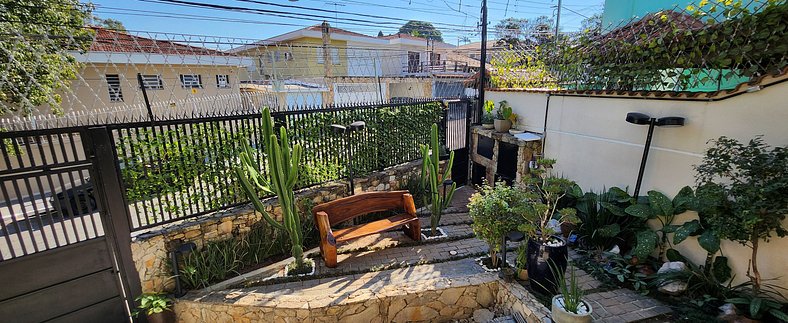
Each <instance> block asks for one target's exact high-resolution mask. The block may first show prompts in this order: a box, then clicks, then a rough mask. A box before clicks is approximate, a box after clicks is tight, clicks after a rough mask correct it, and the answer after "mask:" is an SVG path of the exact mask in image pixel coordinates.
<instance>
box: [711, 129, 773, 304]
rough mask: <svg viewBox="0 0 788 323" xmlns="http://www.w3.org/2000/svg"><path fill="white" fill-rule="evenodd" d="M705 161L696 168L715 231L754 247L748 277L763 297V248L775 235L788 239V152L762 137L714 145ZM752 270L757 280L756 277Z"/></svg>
mask: <svg viewBox="0 0 788 323" xmlns="http://www.w3.org/2000/svg"><path fill="white" fill-rule="evenodd" d="M711 143H712V144H713V146H712V147H711V148H709V149H708V150H706V153H705V156H704V158H703V162H702V163H701V164H700V165H696V166H695V170H696V171H697V175H696V179H697V182H698V184H699V186H700V187H699V189H698V190H700V191H702V192H704V196H705V197H706V198H707V203H708V204H710V206H707V208H708V209H711V210H713V212H709V214H708V215H707V217H706V218H707V219H708V220H707V221H708V223H709V225H710V227H711V228H712V229H713V230H714V232H716V233H717V234H719V236H720V237H721V238H724V239H729V240H732V241H736V242H739V243H741V244H743V245H748V244H749V247H750V248H752V256H751V259H750V266H749V269H748V272H747V276H748V277H749V278H750V281H751V283H752V294H753V295H756V296H757V295H759V293H760V288H761V282H762V278H761V274H760V272H759V270H758V246H759V242H760V241H761V240H765V241H767V242H768V241H769V238H771V236H772V234H773V233H774V234H776V235H777V236H778V237H784V236H786V235H788V230H786V228H785V227H783V224H782V223H783V221H784V220H785V216H786V213H788V172H786V169H788V147H773V148H772V147H770V146H768V145H767V144H766V143H764V141H763V138H762V137H760V136H758V137H756V138H754V139H752V140H750V141H749V142H748V143H747V144H742V143H740V142H739V141H737V140H735V139H731V138H727V137H720V138H719V139H716V140H712V141H711ZM750 269H751V270H752V275H750Z"/></svg>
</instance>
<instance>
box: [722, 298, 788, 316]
mask: <svg viewBox="0 0 788 323" xmlns="http://www.w3.org/2000/svg"><path fill="white" fill-rule="evenodd" d="M725 301H726V302H728V303H731V304H734V305H736V306H737V307H738V308H739V309H741V310H743V311H744V313H747V314H748V316H749V317H750V318H753V319H756V320H760V319H764V318H766V316H767V315H770V316H773V317H774V318H776V319H778V320H780V321H783V322H788V314H786V313H785V312H783V311H782V308H783V304H780V303H779V302H777V301H775V300H773V299H770V298H768V297H764V296H763V295H753V294H750V293H740V294H739V295H737V297H732V298H728V299H726V300H725Z"/></svg>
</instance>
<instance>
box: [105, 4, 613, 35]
mask: <svg viewBox="0 0 788 323" xmlns="http://www.w3.org/2000/svg"><path fill="white" fill-rule="evenodd" d="M158 1H160V0H92V2H93V3H94V4H95V5H96V7H97V9H96V11H95V14H96V16H99V17H101V18H112V19H117V20H120V21H121V22H123V24H124V25H125V26H126V29H128V30H130V31H148V32H168V33H177V34H193V35H206V36H221V37H234V38H240V39H265V38H269V37H272V36H276V35H280V34H283V33H286V32H289V31H292V30H296V29H300V28H303V27H306V26H310V25H315V24H319V23H320V22H321V21H322V20H327V21H328V22H329V23H330V24H331V25H332V26H334V27H339V28H343V29H348V30H351V31H355V32H359V33H363V34H367V35H371V36H374V35H377V34H378V32H379V31H382V32H383V33H384V34H393V33H396V32H397V30H398V29H399V27H400V26H401V25H402V24H404V23H405V22H407V21H408V20H422V21H428V22H432V23H434V24H435V25H436V27H438V29H440V30H441V31H442V33H443V38H444V41H445V42H448V43H451V44H454V45H457V43H458V40H460V39H462V38H463V36H467V37H468V38H470V40H471V41H478V40H480V35H479V33H478V32H476V31H475V30H476V26H477V25H478V22H479V17H480V6H481V1H480V0H475V1H470V0H386V1H380V0H297V1H289V0H179V1H186V2H192V3H201V4H206V3H207V4H215V5H222V6H225V7H227V6H229V7H242V8H251V9H260V10H264V11H265V12H264V13H261V12H260V11H257V13H248V12H238V11H232V10H227V9H226V8H223V9H210V8H196V7H192V6H188V5H183V4H180V5H178V4H171V3H161V2H158ZM557 2H558V0H488V7H489V14H488V16H489V18H488V20H489V22H490V25H489V27H488V28H489V31H488V36H489V35H491V32H492V30H493V28H492V27H493V26H494V25H495V23H497V22H498V21H500V20H501V19H505V18H507V17H515V18H536V17H538V16H542V15H547V16H551V17H553V16H555V8H556V4H557ZM603 4H604V1H603V0H563V2H562V8H563V9H562V11H561V30H562V31H576V30H579V29H580V23H581V21H582V20H583V19H584V17H585V16H591V15H593V14H594V13H598V12H601V11H602V9H603ZM286 6H298V7H305V8H310V9H315V10H308V9H300V8H294V7H286ZM318 10H322V11H318ZM272 11H279V12H285V13H287V14H296V15H297V17H292V16H291V17H282V16H281V14H279V13H273V12H272ZM337 12H341V13H337ZM306 15H314V16H319V17H310V16H306ZM354 20H355V21H354Z"/></svg>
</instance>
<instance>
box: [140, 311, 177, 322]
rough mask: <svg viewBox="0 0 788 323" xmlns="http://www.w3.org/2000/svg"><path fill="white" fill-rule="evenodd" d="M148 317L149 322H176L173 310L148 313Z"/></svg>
mask: <svg viewBox="0 0 788 323" xmlns="http://www.w3.org/2000/svg"><path fill="white" fill-rule="evenodd" d="M146 316H147V318H148V323H175V312H173V311H168V310H166V311H164V312H161V313H155V314H149V315H146Z"/></svg>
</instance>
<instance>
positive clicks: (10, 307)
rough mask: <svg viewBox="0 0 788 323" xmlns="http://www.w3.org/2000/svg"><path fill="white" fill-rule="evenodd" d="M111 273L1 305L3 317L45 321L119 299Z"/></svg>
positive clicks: (8, 301)
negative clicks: (115, 298) (105, 301)
mask: <svg viewBox="0 0 788 323" xmlns="http://www.w3.org/2000/svg"><path fill="white" fill-rule="evenodd" d="M115 280H116V277H115V275H114V274H113V273H112V271H110V270H106V271H102V272H98V273H95V274H91V275H88V276H85V277H81V278H77V279H74V280H70V281H68V282H65V283H62V284H58V285H55V286H51V287H47V288H44V289H40V290H38V291H35V292H32V293H29V294H25V295H22V296H19V297H15V298H12V299H8V300H5V301H3V302H0V318H3V319H6V318H9V319H10V322H42V321H46V320H49V319H52V318H55V317H58V316H61V315H64V314H68V313H71V312H74V311H75V310H79V309H83V308H86V307H89V306H91V305H93V304H96V303H99V302H102V301H104V300H107V299H110V298H113V297H116V296H118V295H119V294H120V293H119V292H118V288H117V282H116V281H115Z"/></svg>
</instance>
